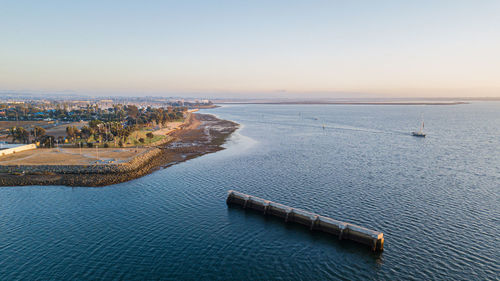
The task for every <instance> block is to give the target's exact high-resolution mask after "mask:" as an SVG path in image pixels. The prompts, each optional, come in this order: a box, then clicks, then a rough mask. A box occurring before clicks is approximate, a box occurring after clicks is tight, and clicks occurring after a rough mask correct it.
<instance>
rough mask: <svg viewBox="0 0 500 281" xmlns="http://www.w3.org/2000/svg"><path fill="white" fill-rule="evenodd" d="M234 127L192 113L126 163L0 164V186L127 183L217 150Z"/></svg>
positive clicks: (213, 118)
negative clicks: (160, 141) (163, 140)
mask: <svg viewBox="0 0 500 281" xmlns="http://www.w3.org/2000/svg"><path fill="white" fill-rule="evenodd" d="M237 128H238V124H236V123H234V122H231V121H227V120H221V119H218V118H216V117H214V116H212V115H207V114H192V116H191V117H190V118H189V121H188V122H187V123H186V124H185V125H183V127H182V128H181V129H179V130H177V131H175V132H173V133H172V134H171V135H170V136H169V138H170V141H169V142H168V143H163V144H161V145H158V146H156V147H151V148H149V149H148V150H146V151H144V152H142V153H141V154H138V155H137V156H135V157H134V158H133V159H132V160H130V161H129V162H126V163H111V164H109V163H106V164H94V165H64V164H61V165H9V166H7V165H0V186H19V185H67V186H105V185H111V184H116V183H120V182H125V181H129V180H132V179H135V178H138V177H141V176H144V175H146V174H149V173H151V172H152V171H155V170H156V169H159V168H162V167H163V168H166V167H169V166H171V165H174V164H177V163H180V162H183V161H186V160H189V159H192V158H195V157H198V156H201V155H204V154H207V153H212V152H216V151H219V150H221V149H223V148H222V146H221V145H222V144H223V143H224V142H225V141H226V139H227V138H228V137H229V136H230V135H231V133H233V132H234V131H235V130H236V129H237Z"/></svg>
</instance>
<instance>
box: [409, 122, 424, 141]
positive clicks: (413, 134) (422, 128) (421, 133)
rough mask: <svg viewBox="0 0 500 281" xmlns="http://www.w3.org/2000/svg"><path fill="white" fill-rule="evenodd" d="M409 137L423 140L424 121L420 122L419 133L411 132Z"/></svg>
mask: <svg viewBox="0 0 500 281" xmlns="http://www.w3.org/2000/svg"><path fill="white" fill-rule="evenodd" d="M411 135H412V136H414V137H421V138H425V133H424V121H422V126H421V127H420V130H419V131H415V132H411Z"/></svg>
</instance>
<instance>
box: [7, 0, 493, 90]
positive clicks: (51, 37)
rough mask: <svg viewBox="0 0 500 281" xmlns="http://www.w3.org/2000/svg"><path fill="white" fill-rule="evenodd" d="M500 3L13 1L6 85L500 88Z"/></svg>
mask: <svg viewBox="0 0 500 281" xmlns="http://www.w3.org/2000/svg"><path fill="white" fill-rule="evenodd" d="M499 15H500V1H498V0H493V1H481V0H469V1H461V0H450V1H440V0H434V1H426V0H420V1H410V0H408V1H401V0H395V1H384V0H379V1H372V0H370V1H356V0H349V1H347V0H345V1H335V0H331V1H294V0H287V1H281V0H273V1H269V0H266V1H251V0H245V1H236V0H235V1H208V0H198V1H190V0H182V1H126V0H120V1H108V0H99V1H93V0H86V1H67V0H64V1H51V0H46V1H39V0H32V1H28V0H12V1H4V0H0V91H25V92H30V91H32V92H46V93H50V92H75V93H79V94H90V95H94V94H95V95H134V96H137V95H193V94H202V95H207V96H214V97H217V96H226V97H229V96H232V97H250V96H256V97H257V96H258V97H267V96H269V97H274V96H280V97H288V96H289V97H304V98H307V97H347V98H348V97H360V96H362V97H499V96H500V16H499Z"/></svg>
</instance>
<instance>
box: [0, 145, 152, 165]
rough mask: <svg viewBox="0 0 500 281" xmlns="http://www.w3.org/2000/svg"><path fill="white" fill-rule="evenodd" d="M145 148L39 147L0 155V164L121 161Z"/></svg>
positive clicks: (127, 159) (81, 163)
mask: <svg viewBox="0 0 500 281" xmlns="http://www.w3.org/2000/svg"><path fill="white" fill-rule="evenodd" d="M145 150H146V148H137V149H136V148H107V149H103V148H99V149H97V150H96V149H95V148H82V150H81V154H80V149H79V148H60V149H58V148H52V149H45V148H39V149H34V150H28V151H23V152H18V153H15V154H10V155H6V156H2V157H0V165H57V164H64V165H90V164H96V163H98V164H107V163H123V162H128V161H129V160H131V159H132V158H133V157H134V156H135V155H137V154H138V153H141V152H143V151H145Z"/></svg>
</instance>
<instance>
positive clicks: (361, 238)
mask: <svg viewBox="0 0 500 281" xmlns="http://www.w3.org/2000/svg"><path fill="white" fill-rule="evenodd" d="M226 203H227V204H228V205H231V204H234V205H239V206H242V207H243V208H248V209H252V210H256V211H260V212H262V213H263V214H264V215H272V216H276V217H279V218H282V219H284V220H285V222H295V223H298V224H302V225H305V226H307V227H309V229H310V230H319V231H323V232H326V233H330V234H333V235H336V236H337V237H338V238H339V239H347V240H352V241H356V242H359V243H362V244H365V245H368V246H370V247H371V249H372V250H373V251H383V250H384V234H383V233H382V232H378V231H374V230H370V229H368V228H364V227H361V226H357V225H354V224H351V223H347V222H341V221H337V220H334V219H331V218H328V217H324V216H320V215H318V214H314V213H311V212H308V211H304V210H301V209H297V208H292V207H289V206H285V205H282V204H279V203H276V202H272V201H268V200H265V199H262V198H259V197H255V196H250V195H247V194H244V193H241V192H237V191H234V190H230V191H229V192H228V196H227V200H226Z"/></svg>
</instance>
